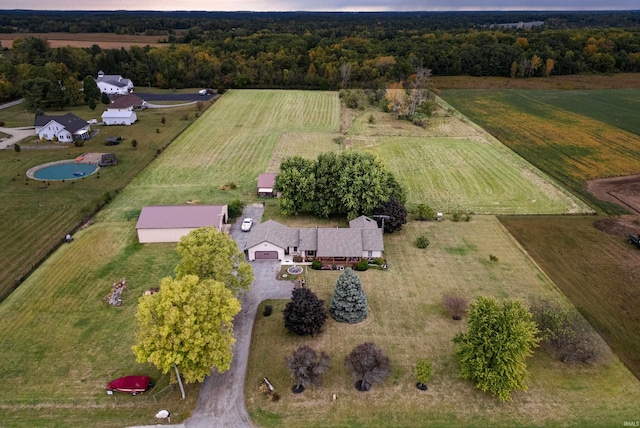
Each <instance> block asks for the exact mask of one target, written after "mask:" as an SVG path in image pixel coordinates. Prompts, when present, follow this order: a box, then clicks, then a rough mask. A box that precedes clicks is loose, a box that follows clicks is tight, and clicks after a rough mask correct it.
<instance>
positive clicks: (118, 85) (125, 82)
mask: <svg viewBox="0 0 640 428" xmlns="http://www.w3.org/2000/svg"><path fill="white" fill-rule="evenodd" d="M96 84H97V85H98V88H99V89H100V92H104V93H106V94H107V95H113V94H121V95H124V94H128V93H130V92H133V82H132V81H131V80H130V79H125V78H124V77H122V76H120V75H119V74H104V71H100V72H98V78H97V79H96Z"/></svg>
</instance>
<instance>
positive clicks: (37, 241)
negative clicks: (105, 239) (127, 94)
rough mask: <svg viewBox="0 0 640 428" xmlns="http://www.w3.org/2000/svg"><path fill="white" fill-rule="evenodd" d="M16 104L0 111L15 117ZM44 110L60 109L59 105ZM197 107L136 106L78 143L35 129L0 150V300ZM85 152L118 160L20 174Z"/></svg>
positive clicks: (83, 110)
mask: <svg viewBox="0 0 640 428" xmlns="http://www.w3.org/2000/svg"><path fill="white" fill-rule="evenodd" d="M20 109H24V107H20V106H16V107H11V108H10V109H5V110H2V111H1V112H2V114H9V115H10V114H17V115H18V117H21V116H22V112H21V111H20ZM72 111H73V113H75V114H77V115H79V116H80V117H83V118H90V117H96V112H92V111H91V110H90V109H89V108H88V107H86V106H84V107H76V108H74V109H73V110H72ZM48 113H49V114H52V115H60V114H64V113H65V112H48ZM196 113H198V112H197V110H196V108H195V107H194V106H187V107H175V108H171V109H169V110H153V109H147V110H144V111H142V112H139V113H138V118H139V120H138V122H136V123H135V124H134V125H131V126H109V127H106V126H104V127H103V126H94V129H95V130H97V131H98V134H97V136H95V137H94V138H92V139H90V140H88V141H86V142H85V143H84V146H83V147H75V146H74V145H72V144H55V143H42V142H39V141H38V140H37V138H35V137H34V138H33V139H28V140H23V141H22V142H21V143H20V145H21V146H22V150H21V152H20V153H15V152H14V151H13V150H0V200H2V204H0V217H1V218H2V222H3V226H2V231H3V232H2V245H1V246H0V259H1V260H3V266H2V269H0V300H1V299H2V298H4V297H5V296H6V295H7V294H8V293H9V292H10V291H11V289H12V288H13V287H14V286H15V285H16V284H17V283H19V280H20V278H22V277H24V276H25V275H26V274H27V273H28V272H29V271H30V270H31V269H33V268H34V267H35V266H37V264H38V263H39V262H40V261H41V260H42V259H43V258H44V257H46V255H47V254H49V252H51V251H52V250H53V249H54V248H55V247H56V246H57V245H58V244H59V243H60V242H62V239H63V237H64V236H65V234H67V233H68V232H70V231H72V230H74V229H75V228H76V227H78V226H79V225H80V224H81V223H82V222H83V221H85V220H86V219H88V218H89V217H90V216H91V215H92V213H93V212H94V210H95V209H97V207H99V206H100V205H102V204H104V203H105V202H106V201H108V200H109V199H110V198H111V197H113V196H114V195H115V194H116V193H117V192H118V191H120V190H121V189H122V188H123V187H124V186H126V184H127V183H128V182H129V181H131V180H132V179H133V177H135V176H136V174H138V172H140V171H141V170H142V169H144V167H145V166H146V165H148V164H149V163H150V162H151V161H152V160H153V159H154V158H155V157H156V156H157V154H158V152H159V151H161V150H162V149H163V148H164V147H166V146H167V145H168V144H169V143H170V142H171V141H172V140H173V139H174V138H175V137H176V136H177V135H178V134H180V133H181V132H182V131H183V130H184V129H185V128H187V126H189V125H190V124H191V122H192V121H193V120H194V119H195V116H196ZM163 116H165V117H166V122H165V124H164V125H162V123H161V118H162V117H163ZM31 120H33V116H32V115H31ZM32 124H33V123H32ZM156 129H157V130H158V132H156ZM107 136H122V137H125V138H126V140H125V141H123V142H122V143H121V144H120V145H117V146H105V145H104V142H105V138H106V137H107ZM134 139H135V140H137V142H138V145H137V148H136V149H134V148H133V147H132V146H131V141H132V140H134ZM86 152H98V153H115V154H116V155H117V156H118V161H119V163H118V165H117V166H113V167H107V168H101V169H100V171H99V172H98V173H96V174H94V175H90V176H87V177H83V178H81V179H79V180H68V181H66V182H61V181H51V182H43V181H38V180H31V179H28V178H27V176H26V172H27V170H28V169H29V168H31V167H34V166H37V165H40V164H43V163H47V162H52V161H57V160H67V159H75V158H76V157H77V156H78V155H80V154H82V153H86Z"/></svg>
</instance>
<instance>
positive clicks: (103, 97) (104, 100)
mask: <svg viewBox="0 0 640 428" xmlns="http://www.w3.org/2000/svg"><path fill="white" fill-rule="evenodd" d="M100 102H101V103H102V104H104V105H106V106H108V105H109V104H110V103H111V98H109V95H107V93H106V92H103V93H102V95H100Z"/></svg>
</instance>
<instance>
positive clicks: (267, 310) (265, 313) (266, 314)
mask: <svg viewBox="0 0 640 428" xmlns="http://www.w3.org/2000/svg"><path fill="white" fill-rule="evenodd" d="M271 312H273V306H271V305H266V306H265V307H264V310H263V311H262V316H263V317H269V316H271Z"/></svg>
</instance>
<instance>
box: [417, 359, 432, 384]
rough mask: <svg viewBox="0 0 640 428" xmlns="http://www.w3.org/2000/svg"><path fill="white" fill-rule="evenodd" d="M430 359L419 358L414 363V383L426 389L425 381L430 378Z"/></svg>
mask: <svg viewBox="0 0 640 428" xmlns="http://www.w3.org/2000/svg"><path fill="white" fill-rule="evenodd" d="M431 370H432V368H431V361H429V360H428V359H426V358H421V359H419V360H418V363H417V364H416V380H417V381H418V384H417V385H416V386H417V387H418V388H420V389H427V383H429V381H430V380H431Z"/></svg>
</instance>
